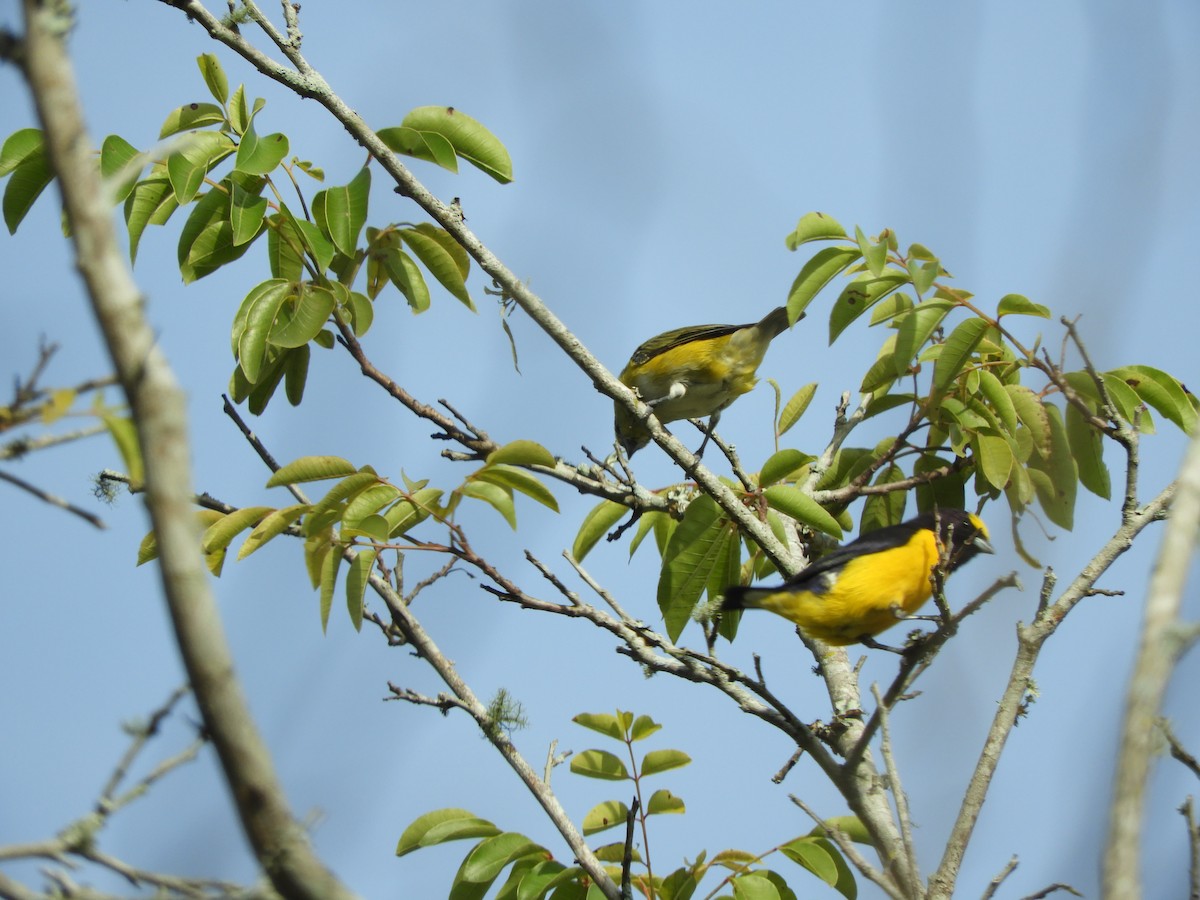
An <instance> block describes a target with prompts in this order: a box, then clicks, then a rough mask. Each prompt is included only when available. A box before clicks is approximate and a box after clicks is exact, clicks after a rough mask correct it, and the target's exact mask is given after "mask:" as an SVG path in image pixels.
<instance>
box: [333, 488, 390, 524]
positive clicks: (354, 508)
mask: <svg viewBox="0 0 1200 900" xmlns="http://www.w3.org/2000/svg"><path fill="white" fill-rule="evenodd" d="M402 496H403V494H402V493H401V491H400V489H399V488H398V487H396V486H395V485H394V484H377V485H374V486H373V487H369V488H367V489H366V490H365V491H363V492H362V493H361V494H358V495H357V496H356V497H355V498H354V499H353V500H351V501H350V502H349V503H348V504H347V505H346V511H345V512H344V513H342V523H343V524H344V525H345V526H346V527H348V528H356V527H357V526H358V524H359V523H360V522H361V521H362V520H363V519H365V518H367V517H368V516H373V515H375V514H376V513H377V512H379V510H381V509H383V508H384V507H385V506H387V505H388V504H389V503H392V502H394V501H396V500H398V499H400V498H401V497H402Z"/></svg>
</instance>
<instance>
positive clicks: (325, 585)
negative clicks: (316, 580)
mask: <svg viewBox="0 0 1200 900" xmlns="http://www.w3.org/2000/svg"><path fill="white" fill-rule="evenodd" d="M341 564H342V552H341V549H340V548H338V547H330V548H329V552H328V553H326V554H325V556H324V557H322V559H321V631H322V632H324V631H326V630H327V629H328V628H329V611H330V609H332V608H333V591H334V588H335V587H336V586H337V573H338V568H339V567H340V566H341Z"/></svg>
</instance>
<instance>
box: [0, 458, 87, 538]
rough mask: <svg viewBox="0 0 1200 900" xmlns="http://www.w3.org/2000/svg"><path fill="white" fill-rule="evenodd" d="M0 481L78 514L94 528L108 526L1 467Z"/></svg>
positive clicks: (68, 501) (68, 502)
mask: <svg viewBox="0 0 1200 900" xmlns="http://www.w3.org/2000/svg"><path fill="white" fill-rule="evenodd" d="M0 481H7V482H8V483H9V484H11V485H13V486H14V487H19V488H20V489H21V490H23V491H25V492H26V493H28V494H33V496H35V497H37V498H38V499H39V500H41V501H42V502H44V503H49V504H50V505H51V506H57V507H58V508H59V509H65V510H66V511H67V512H69V513H71V515H73V516H79V518H81V519H83V520H84V521H85V522H87V523H88V524H89V525H92V526H94V527H95V528H99V529H101V530H104V529H105V528H107V527H108V526H107V525H105V524H104V520H103V519H101V518H100V517H99V516H97V515H95V514H94V513H90V512H88V511H87V510H86V509H80V508H79V507H78V506H76V505H75V504H74V503H72V502H71V501H70V500H67V499H66V498H64V497H60V496H58V494H52V493H50V492H49V491H44V490H42V489H41V488H40V487H37V486H36V485H32V484H30V483H29V482H28V481H26V480H25V479H23V478H18V477H17V476H16V475H13V474H11V473H9V472H5V471H4V470H3V469H0Z"/></svg>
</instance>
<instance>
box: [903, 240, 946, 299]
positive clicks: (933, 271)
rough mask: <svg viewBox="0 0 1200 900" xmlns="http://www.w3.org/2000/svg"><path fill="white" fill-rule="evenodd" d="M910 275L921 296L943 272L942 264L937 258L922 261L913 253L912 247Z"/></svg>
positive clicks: (909, 265) (909, 263) (909, 261)
mask: <svg viewBox="0 0 1200 900" xmlns="http://www.w3.org/2000/svg"><path fill="white" fill-rule="evenodd" d="M906 268H907V269H908V275H909V277H910V278H911V279H912V282H913V289H914V290H915V291H916V292H917V296H918V297H919V296H921V294H924V293H925V292H926V291H927V290H929V289H930V288H931V287H933V283H934V281H936V280H937V277H938V275H940V274H941V271H942V267H941V264H940V263H939V262H938V261H937V260H936V259H929V260H926V261H925V262H920V261H919V260H918V259H917V258H916V257H914V256H913V255H912V249H911V248H910V249H909V259H908V265H907V266H906Z"/></svg>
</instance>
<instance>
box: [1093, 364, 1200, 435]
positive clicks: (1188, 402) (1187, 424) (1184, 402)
mask: <svg viewBox="0 0 1200 900" xmlns="http://www.w3.org/2000/svg"><path fill="white" fill-rule="evenodd" d="M1106 374H1109V375H1115V376H1117V377H1118V378H1120V379H1121V380H1122V381H1124V382H1125V383H1126V384H1127V385H1129V386H1130V387H1131V388H1133V389H1134V390H1135V391H1136V392H1137V395H1138V396H1139V397H1141V398H1142V400H1144V401H1145V402H1146V403H1147V404H1149V405H1150V406H1152V407H1154V408H1155V409H1156V410H1158V412H1159V414H1160V415H1162V416H1165V417H1166V418H1168V419H1170V420H1171V421H1172V422H1174V423H1175V424H1176V425H1177V426H1179V428H1181V429H1182V430H1183V431H1184V433H1185V434H1191V433H1192V430H1193V429H1194V428H1195V427H1196V407H1195V405H1194V402H1193V400H1192V398H1191V395H1189V394H1188V393H1187V392H1186V391H1185V390H1184V389H1183V385H1181V384H1180V383H1179V382H1178V381H1177V380H1176V379H1175V378H1173V377H1172V376H1171V375H1168V374H1167V373H1166V372H1164V371H1162V370H1161V369H1156V368H1154V367H1153V366H1122V367H1121V368H1119V369H1113V370H1112V371H1111V372H1108V373H1106Z"/></svg>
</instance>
